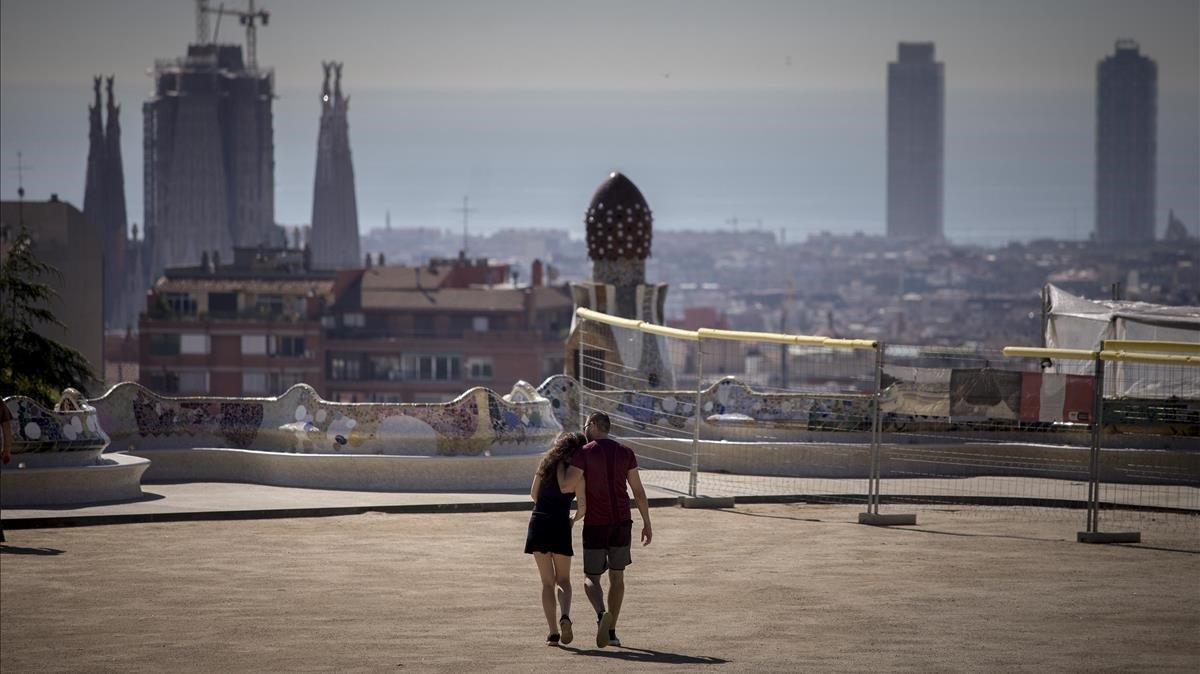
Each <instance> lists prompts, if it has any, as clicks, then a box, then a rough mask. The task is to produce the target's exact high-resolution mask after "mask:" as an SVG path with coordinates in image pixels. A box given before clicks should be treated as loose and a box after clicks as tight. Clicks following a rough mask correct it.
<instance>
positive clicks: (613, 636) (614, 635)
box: [608, 630, 621, 648]
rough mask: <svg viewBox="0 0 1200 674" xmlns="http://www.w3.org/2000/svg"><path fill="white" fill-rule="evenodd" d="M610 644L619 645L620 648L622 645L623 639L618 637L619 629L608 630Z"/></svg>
mask: <svg viewBox="0 0 1200 674" xmlns="http://www.w3.org/2000/svg"><path fill="white" fill-rule="evenodd" d="M608 645H609V646H616V647H618V648H620V647H621V640H620V639H618V638H617V631H616V630H609V631H608Z"/></svg>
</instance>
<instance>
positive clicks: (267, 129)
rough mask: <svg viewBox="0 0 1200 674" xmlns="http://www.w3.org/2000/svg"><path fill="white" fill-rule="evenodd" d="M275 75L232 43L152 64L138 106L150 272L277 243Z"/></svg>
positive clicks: (192, 49) (208, 46) (197, 49)
mask: <svg viewBox="0 0 1200 674" xmlns="http://www.w3.org/2000/svg"><path fill="white" fill-rule="evenodd" d="M273 82H274V76H273V73H272V72H271V71H269V70H266V71H264V70H260V69H258V68H257V67H255V66H253V65H250V66H247V65H246V64H245V63H243V61H242V48H241V47H240V46H238V45H225V44H221V45H218V44H193V45H188V52H187V56H186V57H184V58H179V59H173V60H162V61H159V62H157V63H156V64H155V68H154V92H153V93H152V94H151V97H150V99H149V100H147V101H146V102H145V104H144V105H143V106H142V113H143V121H144V124H145V129H144V133H143V139H144V140H143V143H144V156H145V159H144V161H145V170H144V178H145V220H146V223H145V225H146V239H147V240H148V241H150V242H151V245H152V246H153V249H154V250H153V257H154V260H153V265H152V268H153V273H154V275H155V276H157V275H158V274H159V273H160V272H161V271H162V269H163V268H164V267H178V266H188V265H195V264H197V263H198V261H199V260H200V255H201V253H203V252H206V251H218V252H219V253H220V254H221V256H222V257H224V258H225V259H226V260H230V259H233V258H232V255H233V247H234V246H246V247H250V246H257V245H260V244H268V245H271V244H278V243H280V241H281V240H280V238H279V230H278V228H277V227H275V144H274V139H273V131H272V117H271V99H272V97H273V89H274V86H273Z"/></svg>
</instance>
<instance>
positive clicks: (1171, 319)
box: [1046, 285, 1200, 398]
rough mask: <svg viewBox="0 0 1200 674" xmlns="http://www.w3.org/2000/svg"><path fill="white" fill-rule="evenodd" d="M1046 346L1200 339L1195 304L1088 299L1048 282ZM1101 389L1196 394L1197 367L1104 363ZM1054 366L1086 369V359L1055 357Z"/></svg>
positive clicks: (1199, 385)
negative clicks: (1170, 304) (1176, 305)
mask: <svg viewBox="0 0 1200 674" xmlns="http://www.w3.org/2000/svg"><path fill="white" fill-rule="evenodd" d="M1048 289H1049V291H1050V292H1049V295H1050V308H1049V314H1048V316H1047V321H1046V346H1047V347H1049V348H1054V349H1097V348H1099V347H1100V342H1101V341H1102V340H1105V339H1144V340H1153V341H1159V342H1195V343H1200V307H1170V306H1165V305H1162V304H1150V303H1149V302H1131V301H1127V300H1088V299H1084V298H1082V297H1078V296H1076V295H1072V294H1071V293H1068V292H1066V291H1064V290H1063V289H1061V288H1058V287H1056V286H1054V285H1049V286H1048ZM1105 367H1106V373H1105V381H1106V384H1105V387H1104V388H1105V392H1106V394H1107V395H1116V396H1123V397H1138V398H1170V397H1180V398H1200V368H1195V367H1185V366H1159V365H1138V364H1133V363H1121V362H1113V363H1108V364H1107V365H1106V366H1105ZM1055 371H1057V372H1063V373H1069V374H1091V373H1092V363H1090V362H1082V361H1065V360H1060V361H1055Z"/></svg>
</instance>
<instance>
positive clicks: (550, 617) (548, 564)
mask: <svg viewBox="0 0 1200 674" xmlns="http://www.w3.org/2000/svg"><path fill="white" fill-rule="evenodd" d="M533 561H535V562H537V568H538V575H539V576H541V579H542V611H543V612H545V614H546V624H547V625H549V626H550V634H558V616H556V615H554V582H555V578H554V559H553V555H551V554H550V553H549V552H535V553H533Z"/></svg>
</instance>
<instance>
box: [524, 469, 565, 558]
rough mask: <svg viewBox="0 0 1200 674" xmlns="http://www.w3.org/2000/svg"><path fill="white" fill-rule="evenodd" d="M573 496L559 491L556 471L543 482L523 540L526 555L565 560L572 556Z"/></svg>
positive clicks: (551, 472)
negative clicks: (548, 554) (547, 554)
mask: <svg viewBox="0 0 1200 674" xmlns="http://www.w3.org/2000/svg"><path fill="white" fill-rule="evenodd" d="M574 498H575V494H564V493H562V490H560V489H559V488H558V469H557V467H556V468H554V469H552V470H551V471H550V474H549V475H547V476H546V477H545V478H543V479H542V488H541V491H539V492H538V497H537V503H535V504H534V505H533V515H531V516H530V517H529V534H528V535H527V536H526V537H525V552H526V554H532V553H534V552H553V553H555V554H559V555H566V556H568V557H570V556H572V555H574V554H575V551H574V549H573V548H572V547H571V501H572V499H574Z"/></svg>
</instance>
